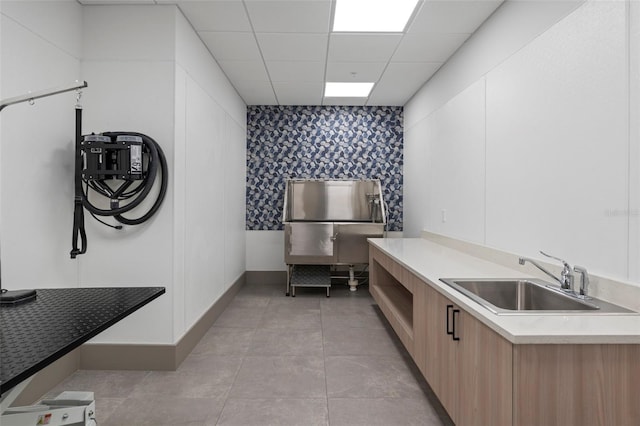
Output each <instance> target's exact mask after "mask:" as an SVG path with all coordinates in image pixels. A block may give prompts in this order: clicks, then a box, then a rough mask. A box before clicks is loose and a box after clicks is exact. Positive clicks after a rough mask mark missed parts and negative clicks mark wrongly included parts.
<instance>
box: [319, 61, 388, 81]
mask: <svg viewBox="0 0 640 426" xmlns="http://www.w3.org/2000/svg"><path fill="white" fill-rule="evenodd" d="M386 66H387V63H386V62H328V63H327V81H338V82H340V81H345V82H346V81H360V82H365V81H378V79H379V78H380V76H381V75H382V71H383V70H384V68H385V67H386ZM353 73H355V75H354V74H353Z"/></svg>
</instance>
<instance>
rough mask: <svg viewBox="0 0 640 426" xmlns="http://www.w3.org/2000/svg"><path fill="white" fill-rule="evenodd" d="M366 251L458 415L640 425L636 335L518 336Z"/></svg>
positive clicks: (395, 318)
mask: <svg viewBox="0 0 640 426" xmlns="http://www.w3.org/2000/svg"><path fill="white" fill-rule="evenodd" d="M369 253H370V259H369V260H370V263H369V264H370V266H369V267H370V286H369V289H370V292H371V294H372V295H373V297H374V299H375V300H376V302H377V303H378V305H379V306H380V309H381V310H382V312H383V313H384V315H385V317H386V318H387V319H388V320H389V323H390V324H391V326H392V327H393V329H394V330H395V331H396V333H397V334H398V336H400V339H401V341H402V342H403V344H404V345H405V347H406V348H407V350H408V351H409V353H410V354H411V356H412V357H413V360H414V361H415V363H416V365H417V366H418V368H419V369H420V371H421V372H422V374H423V375H424V377H425V378H426V380H427V382H429V385H430V386H431V388H432V389H433V391H434V392H435V394H436V395H437V396H438V398H439V399H440V402H441V403H442V405H443V406H444V407H445V409H446V410H447V412H448V413H449V415H450V416H451V418H452V419H453V421H454V422H455V423H456V424H457V425H459V426H466V425H478V426H486V425H491V426H502V425H507V426H508V425H514V426H541V425H545V426H553V425H558V426H560V425H561V426H570V425H576V426H613V425H615V426H638V425H640V399H639V396H638V395H640V345H639V344H555V345H549V344H512V343H510V342H509V341H507V340H506V339H504V338H503V337H502V336H500V335H498V334H497V333H496V332H494V331H493V330H492V329H491V328H489V327H488V326H486V325H484V324H483V323H482V322H480V321H479V320H477V319H476V318H474V317H473V316H472V315H470V314H469V313H467V312H465V311H464V310H463V309H461V308H460V307H459V306H456V305H455V303H453V302H452V301H451V300H449V299H448V298H447V297H445V296H444V295H443V294H441V293H440V292H439V291H438V290H436V289H435V287H434V285H433V284H432V283H429V282H427V281H423V280H422V279H420V278H419V277H418V276H416V275H414V274H413V273H411V271H410V270H409V269H408V268H405V267H403V265H402V264H400V263H399V262H397V261H396V260H394V259H392V258H391V257H389V256H387V255H386V254H385V253H383V252H382V251H381V250H379V249H377V248H376V247H375V246H372V247H371V248H370V250H369Z"/></svg>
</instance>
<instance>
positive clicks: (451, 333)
mask: <svg viewBox="0 0 640 426" xmlns="http://www.w3.org/2000/svg"><path fill="white" fill-rule="evenodd" d="M451 309H453V305H447V334H448V335H450V336H451V335H453V329H452V330H449V312H450V311H451ZM454 327H455V323H454Z"/></svg>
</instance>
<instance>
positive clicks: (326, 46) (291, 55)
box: [78, 0, 503, 105]
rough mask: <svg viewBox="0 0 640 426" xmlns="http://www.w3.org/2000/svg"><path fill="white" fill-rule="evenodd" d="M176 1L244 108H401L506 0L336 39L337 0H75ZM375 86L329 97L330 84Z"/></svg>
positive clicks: (474, 1) (427, 9) (480, 0)
mask: <svg viewBox="0 0 640 426" xmlns="http://www.w3.org/2000/svg"><path fill="white" fill-rule="evenodd" d="M78 1H79V2H80V3H81V4H85V5H93V4H176V5H178V7H179V8H180V10H182V13H183V14H184V15H185V17H186V18H187V19H188V20H189V22H190V23H191V25H192V26H193V28H194V29H195V30H196V32H197V33H198V34H199V36H200V38H201V39H202V41H203V42H204V43H205V44H206V46H207V47H208V49H209V51H210V52H211V54H212V55H213V57H214V58H215V59H216V61H217V62H218V64H219V65H220V67H221V68H222V69H223V71H224V72H225V74H226V75H227V77H228V78H229V80H230V81H231V83H232V84H233V85H234V87H235V88H236V90H237V91H238V93H239V94H240V96H241V97H242V98H243V99H244V101H245V102H246V103H247V105H404V104H405V103H406V102H407V101H408V100H409V99H410V98H411V96H413V94H414V93H415V92H416V91H417V90H418V89H420V87H422V85H423V84H424V83H425V82H426V81H427V80H428V79H429V78H430V77H431V76H432V75H433V74H434V73H435V72H436V71H437V70H438V69H439V68H440V66H442V64H443V63H444V62H446V61H447V59H448V58H449V57H450V56H451V55H452V54H453V53H454V52H455V51H456V50H457V49H458V48H459V47H460V46H461V45H462V44H463V43H464V42H465V41H466V40H467V39H468V38H469V36H470V35H471V34H472V33H473V32H474V31H476V30H477V29H478V27H479V26H480V25H481V24H482V23H483V22H484V21H485V20H486V19H487V18H488V17H489V16H490V15H491V14H492V13H493V12H494V11H495V10H496V9H497V8H498V7H499V6H500V4H501V3H502V1H503V0H469V1H464V0H420V1H419V2H418V6H417V7H416V10H415V12H414V14H413V16H412V17H411V19H410V20H409V23H408V24H407V27H406V28H405V31H404V32H403V33H333V32H331V26H332V16H333V10H334V9H335V0H78ZM326 81H336V82H337V81H345V82H346V81H352V82H375V85H374V87H373V90H372V91H371V94H370V95H369V97H368V98H324V97H323V92H324V82H326Z"/></svg>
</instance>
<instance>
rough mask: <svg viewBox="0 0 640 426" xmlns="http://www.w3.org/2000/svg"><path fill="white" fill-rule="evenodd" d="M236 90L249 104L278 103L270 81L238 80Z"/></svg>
mask: <svg viewBox="0 0 640 426" xmlns="http://www.w3.org/2000/svg"><path fill="white" fill-rule="evenodd" d="M234 86H235V88H236V90H237V91H238V93H239V94H240V96H242V99H243V100H244V102H245V103H246V104H247V105H277V104H278V102H277V101H276V95H275V94H274V93H273V88H272V87H271V83H270V82H261V81H238V82H237V83H236V84H235V85H234Z"/></svg>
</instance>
